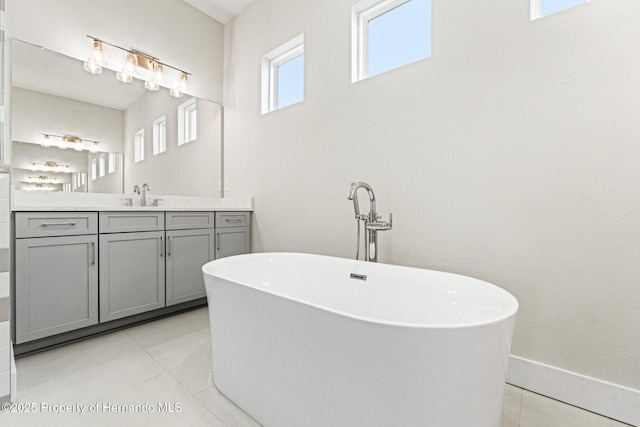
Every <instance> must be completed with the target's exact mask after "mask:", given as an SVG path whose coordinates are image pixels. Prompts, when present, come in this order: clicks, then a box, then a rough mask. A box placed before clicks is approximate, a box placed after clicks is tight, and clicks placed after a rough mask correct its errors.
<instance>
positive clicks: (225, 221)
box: [216, 212, 251, 228]
mask: <svg viewBox="0 0 640 427" xmlns="http://www.w3.org/2000/svg"><path fill="white" fill-rule="evenodd" d="M250 214H251V212H216V228H224V227H244V226H248V225H249V222H250V216H249V215H250Z"/></svg>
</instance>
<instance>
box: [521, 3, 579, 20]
mask: <svg viewBox="0 0 640 427" xmlns="http://www.w3.org/2000/svg"><path fill="white" fill-rule="evenodd" d="M543 1H544V0H531V20H532V21H535V20H536V19H540V18H546V17H547V16H551V15H555V14H556V13H560V12H564V11H565V10H569V9H573V8H574V7H578V6H583V5H585V4H587V3H589V1H590V0H581V3H578V4H574V5H573V6H569V7H566V8H564V9H560V10H556V11H555V12H551V13H547V14H546V15H543V14H542V2H543Z"/></svg>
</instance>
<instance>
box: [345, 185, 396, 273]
mask: <svg viewBox="0 0 640 427" xmlns="http://www.w3.org/2000/svg"><path fill="white" fill-rule="evenodd" d="M361 188H364V189H365V190H366V191H367V194H368V195H369V205H370V206H369V214H368V215H366V214H360V207H359V206H358V194H357V193H358V190H359V189H361ZM347 198H348V199H349V200H353V210H354V211H355V218H356V222H357V223H358V236H357V244H358V245H357V249H356V259H358V258H359V256H360V221H364V227H365V253H364V260H365V261H372V262H376V261H377V260H378V235H377V233H378V232H379V231H385V230H391V228H392V222H391V221H392V220H391V215H389V221H388V222H387V221H380V217H379V216H378V213H377V212H376V196H375V194H374V192H373V188H371V186H370V185H369V184H367V183H366V182H357V181H356V182H352V183H351V188H350V189H349V196H348V197H347Z"/></svg>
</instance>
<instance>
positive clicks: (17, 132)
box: [11, 87, 124, 153]
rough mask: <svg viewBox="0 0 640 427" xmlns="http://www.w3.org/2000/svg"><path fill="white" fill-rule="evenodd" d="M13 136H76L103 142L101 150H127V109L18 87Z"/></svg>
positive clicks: (13, 104)
mask: <svg viewBox="0 0 640 427" xmlns="http://www.w3.org/2000/svg"><path fill="white" fill-rule="evenodd" d="M11 97H12V99H11V110H12V116H11V136H12V139H13V140H14V141H24V142H31V143H37V142H40V141H42V134H43V133H49V134H53V135H66V134H69V135H76V136H79V137H80V138H82V139H90V140H92V141H99V142H100V148H99V149H100V151H108V152H114V153H122V152H123V150H124V142H123V135H124V111H122V110H117V109H115V108H108V107H102V106H100V105H95V104H89V103H87V102H81V101H76V100H74V99H69V98H63V97H61V96H55V95H49V94H46V93H42V92H35V91H32V90H27V89H22V88H16V87H14V88H13V89H12V93H11Z"/></svg>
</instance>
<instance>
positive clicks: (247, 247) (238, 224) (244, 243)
mask: <svg viewBox="0 0 640 427" xmlns="http://www.w3.org/2000/svg"><path fill="white" fill-rule="evenodd" d="M250 215H251V214H250V213H249V212H216V252H215V259H220V258H224V257H228V256H233V255H241V254H248V253H250V252H251V226H250V224H251V216H250Z"/></svg>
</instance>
